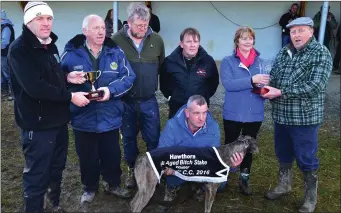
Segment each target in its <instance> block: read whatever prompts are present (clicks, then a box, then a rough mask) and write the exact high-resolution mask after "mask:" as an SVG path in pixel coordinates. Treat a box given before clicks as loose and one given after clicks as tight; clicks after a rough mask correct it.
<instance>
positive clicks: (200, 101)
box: [187, 95, 207, 109]
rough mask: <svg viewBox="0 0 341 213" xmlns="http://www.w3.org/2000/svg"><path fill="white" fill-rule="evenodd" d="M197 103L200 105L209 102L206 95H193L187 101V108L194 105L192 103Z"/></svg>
mask: <svg viewBox="0 0 341 213" xmlns="http://www.w3.org/2000/svg"><path fill="white" fill-rule="evenodd" d="M194 102H195V103H196V104H197V105H199V106H202V105H205V104H207V102H206V100H205V98H204V97H202V96H201V95H192V96H191V97H189V99H188V101H187V109H188V108H189V107H190V106H191V105H192V103H194Z"/></svg>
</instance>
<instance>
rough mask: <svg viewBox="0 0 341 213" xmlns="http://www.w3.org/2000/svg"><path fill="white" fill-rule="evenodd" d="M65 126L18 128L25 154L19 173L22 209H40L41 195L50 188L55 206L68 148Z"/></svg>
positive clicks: (50, 195)
mask: <svg viewBox="0 0 341 213" xmlns="http://www.w3.org/2000/svg"><path fill="white" fill-rule="evenodd" d="M68 138H69V135H68V128H67V125H66V124H65V125H63V126H61V127H59V128H54V129H49V130H44V131H29V130H21V140H22V148H23V152H24V157H25V167H24V172H23V187H24V204H25V212H42V211H43V206H44V194H45V193H46V191H47V189H48V188H50V193H49V198H50V200H51V202H52V204H53V206H58V205H59V197H60V192H61V188H60V184H61V181H62V174H63V170H64V168H65V163H66V157H67V149H68Z"/></svg>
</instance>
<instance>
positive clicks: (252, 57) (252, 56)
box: [236, 48, 257, 67]
mask: <svg viewBox="0 0 341 213" xmlns="http://www.w3.org/2000/svg"><path fill="white" fill-rule="evenodd" d="M236 53H237V56H238V57H239V59H240V61H241V62H242V63H243V64H244V65H245V66H246V67H250V66H251V64H253V63H254V61H255V58H256V56H257V53H256V51H255V49H254V48H252V49H251V50H250V54H249V56H248V57H247V58H245V57H244V56H243V54H242V53H241V52H240V50H239V48H236Z"/></svg>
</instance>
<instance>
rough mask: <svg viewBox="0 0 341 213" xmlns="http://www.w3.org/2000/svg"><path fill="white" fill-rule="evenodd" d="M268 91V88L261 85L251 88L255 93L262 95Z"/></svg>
mask: <svg viewBox="0 0 341 213" xmlns="http://www.w3.org/2000/svg"><path fill="white" fill-rule="evenodd" d="M269 91H270V90H269V89H267V88H264V87H262V88H256V89H253V90H252V91H251V92H253V93H255V94H259V95H264V94H266V93H268V92H269Z"/></svg>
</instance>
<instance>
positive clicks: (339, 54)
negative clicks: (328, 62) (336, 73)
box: [333, 41, 341, 69]
mask: <svg viewBox="0 0 341 213" xmlns="http://www.w3.org/2000/svg"><path fill="white" fill-rule="evenodd" d="M340 43H341V41H339V42H338V44H337V47H336V53H335V56H334V61H333V67H334V69H339V67H340V60H341V44H340Z"/></svg>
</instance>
